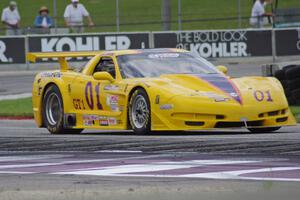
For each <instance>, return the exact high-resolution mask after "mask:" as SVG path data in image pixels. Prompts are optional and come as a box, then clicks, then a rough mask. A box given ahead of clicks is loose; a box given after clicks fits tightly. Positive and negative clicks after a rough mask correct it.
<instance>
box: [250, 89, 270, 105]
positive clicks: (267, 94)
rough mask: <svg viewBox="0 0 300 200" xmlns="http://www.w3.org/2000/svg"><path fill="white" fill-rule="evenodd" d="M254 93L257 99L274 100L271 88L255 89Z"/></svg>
mask: <svg viewBox="0 0 300 200" xmlns="http://www.w3.org/2000/svg"><path fill="white" fill-rule="evenodd" d="M253 94H254V98H255V99H256V101H259V102H262V101H264V100H265V101H268V102H273V99H272V97H271V92H270V90H267V91H261V90H255V91H254V93H253Z"/></svg>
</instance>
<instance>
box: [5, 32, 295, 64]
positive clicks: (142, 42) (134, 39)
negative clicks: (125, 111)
mask: <svg viewBox="0 0 300 200" xmlns="http://www.w3.org/2000/svg"><path fill="white" fill-rule="evenodd" d="M141 48H184V49H187V50H191V51H194V52H197V53H198V54H200V56H202V57H205V58H224V57H225V58H233V57H256V56H273V57H274V58H275V57H276V56H291V55H300V28H299V29H263V30H262V29H239V30H193V31H168V32H124V33H94V34H93V33H90V34H61V35H26V36H18V37H0V64H9V63H26V56H25V55H26V53H27V52H53V51H98V50H117V49H141ZM80 59H82V58H80ZM45 61H49V60H44V62H45Z"/></svg>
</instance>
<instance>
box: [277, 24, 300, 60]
mask: <svg viewBox="0 0 300 200" xmlns="http://www.w3.org/2000/svg"><path fill="white" fill-rule="evenodd" d="M275 33H276V35H275V37H276V53H277V56H289V55H300V28H299V29H294V30H276V32H275Z"/></svg>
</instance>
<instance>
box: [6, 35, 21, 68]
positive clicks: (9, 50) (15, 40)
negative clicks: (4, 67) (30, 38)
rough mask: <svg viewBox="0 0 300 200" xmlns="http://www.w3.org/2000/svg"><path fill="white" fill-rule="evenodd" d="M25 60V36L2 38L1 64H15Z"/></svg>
mask: <svg viewBox="0 0 300 200" xmlns="http://www.w3.org/2000/svg"><path fill="white" fill-rule="evenodd" d="M25 62H26V59H25V38H23V37H7V38H4V37H3V38H0V64H13V63H25Z"/></svg>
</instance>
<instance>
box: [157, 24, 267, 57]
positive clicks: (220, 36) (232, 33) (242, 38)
mask: <svg viewBox="0 0 300 200" xmlns="http://www.w3.org/2000/svg"><path fill="white" fill-rule="evenodd" d="M154 46H155V48H182V49H187V50H190V51H193V52H197V53H199V54H200V56H202V57H204V58H224V57H250V56H271V55H272V32H271V31H270V30H262V31H248V30H228V31H189V32H187V31H183V32H167V33H154Z"/></svg>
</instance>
